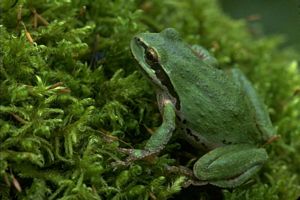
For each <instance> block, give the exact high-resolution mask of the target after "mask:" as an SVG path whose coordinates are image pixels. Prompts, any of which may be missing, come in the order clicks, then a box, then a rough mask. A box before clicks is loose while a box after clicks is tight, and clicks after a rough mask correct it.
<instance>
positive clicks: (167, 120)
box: [123, 99, 176, 164]
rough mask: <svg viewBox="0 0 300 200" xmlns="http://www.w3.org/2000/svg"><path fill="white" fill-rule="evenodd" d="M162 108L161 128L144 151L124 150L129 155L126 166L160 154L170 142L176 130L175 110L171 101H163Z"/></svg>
mask: <svg viewBox="0 0 300 200" xmlns="http://www.w3.org/2000/svg"><path fill="white" fill-rule="evenodd" d="M160 106H161V110H162V111H161V112H162V115H163V117H162V118H163V119H162V120H163V122H162V124H161V126H160V127H158V128H157V129H156V131H155V132H154V134H153V135H152V136H151V137H150V139H149V140H148V141H147V143H146V146H145V148H144V149H126V150H125V149H123V152H125V153H127V154H129V157H128V158H127V159H126V161H125V163H124V164H129V163H131V162H133V161H135V160H139V159H143V158H146V157H149V156H152V155H154V154H157V153H159V152H160V151H161V150H162V149H163V148H164V147H165V145H166V144H167V143H168V141H169V140H170V138H171V136H172V133H173V131H174V129H175V116H176V115H175V108H174V105H173V103H172V102H171V100H168V99H163V100H162V102H161V105H160Z"/></svg>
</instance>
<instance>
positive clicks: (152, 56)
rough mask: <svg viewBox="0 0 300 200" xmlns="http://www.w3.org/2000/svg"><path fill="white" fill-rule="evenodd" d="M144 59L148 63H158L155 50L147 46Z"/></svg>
mask: <svg viewBox="0 0 300 200" xmlns="http://www.w3.org/2000/svg"><path fill="white" fill-rule="evenodd" d="M145 60H146V62H147V63H148V64H149V65H151V66H152V65H153V64H157V63H158V55H157V53H156V51H155V50H154V49H152V48H147V49H146V52H145Z"/></svg>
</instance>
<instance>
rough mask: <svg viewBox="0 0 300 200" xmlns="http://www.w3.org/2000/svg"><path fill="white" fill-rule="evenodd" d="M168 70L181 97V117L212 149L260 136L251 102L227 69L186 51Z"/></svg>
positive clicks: (179, 113)
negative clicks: (209, 64)
mask: <svg viewBox="0 0 300 200" xmlns="http://www.w3.org/2000/svg"><path fill="white" fill-rule="evenodd" d="M168 74H169V76H170V77H171V81H172V85H173V86H174V90H175V91H176V92H177V96H178V98H179V101H180V108H179V110H178V115H179V117H180V121H181V123H182V125H183V127H184V129H185V130H184V131H185V132H186V133H187V134H189V135H190V136H191V135H192V138H196V137H198V138H196V139H197V140H201V141H198V142H200V143H203V144H204V146H206V147H207V148H208V149H210V148H215V147H216V146H221V145H226V144H234V143H257V142H258V141H259V140H260V138H259V137H260V134H259V132H258V131H259V130H258V129H257V127H256V124H255V120H254V118H255V113H254V111H253V109H252V108H251V104H250V102H249V100H248V98H247V96H246V94H245V93H244V90H243V89H242V88H241V86H240V85H238V84H236V83H235V82H234V81H233V80H232V79H231V77H230V76H229V75H228V74H226V72H224V71H223V70H219V69H217V68H214V67H212V66H208V65H206V64H205V63H204V62H203V61H201V60H200V59H199V58H197V57H196V56H194V55H193V54H186V56H185V58H184V60H177V61H176V59H175V58H174V62H173V63H172V64H171V65H170V68H169V69H168ZM257 140H258V141H257Z"/></svg>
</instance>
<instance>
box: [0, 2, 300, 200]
mask: <svg viewBox="0 0 300 200" xmlns="http://www.w3.org/2000/svg"><path fill="white" fill-rule="evenodd" d="M0 7H1V18H0V20H1V21H0V33H1V34H0V44H1V45H0V46H1V48H0V102H1V103H0V144H1V146H0V176H1V182H0V188H1V194H0V197H1V199H168V198H170V197H171V196H173V195H175V194H177V193H178V192H180V191H181V190H182V188H181V185H182V183H184V181H185V179H184V177H182V176H179V175H174V174H168V173H166V171H165V169H164V166H165V165H166V164H169V165H172V164H175V162H176V161H175V160H174V159H178V160H179V157H180V156H178V155H177V156H176V155H172V156H170V153H171V154H172V152H176V151H177V150H178V149H179V148H180V147H179V146H178V141H176V140H175V141H173V142H171V143H170V144H169V145H168V146H167V148H166V150H165V151H164V152H162V153H161V154H160V156H159V157H157V159H156V160H155V164H151V163H149V162H145V161H138V162H135V163H134V164H133V165H132V166H130V167H127V168H126V167H113V165H112V162H114V161H118V160H123V159H124V158H125V155H123V154H122V153H119V152H118V151H117V147H119V146H122V147H131V145H134V146H137V147H138V146H143V141H145V140H146V139H147V138H148V137H149V131H148V129H149V128H153V127H156V126H158V125H159V123H160V118H159V113H158V110H157V106H156V103H155V95H154V93H153V90H152V88H151V87H150V86H149V84H148V82H147V81H146V80H145V79H144V77H143V76H141V75H140V73H139V72H136V64H135V62H134V61H133V59H132V58H131V56H130V52H129V45H128V44H129V41H130V39H131V37H132V36H133V35H134V34H135V33H138V32H142V31H146V30H149V31H160V30H162V29H164V28H166V27H174V28H176V29H177V30H178V31H179V32H180V33H181V34H182V36H183V37H184V38H185V40H186V41H188V42H190V43H198V44H202V45H203V46H205V47H207V48H208V49H209V50H210V51H211V52H212V53H213V54H214V55H216V57H217V58H218V60H219V61H220V63H221V66H223V67H224V68H227V67H231V66H233V65H236V66H239V67H240V68H241V69H242V70H243V71H244V72H245V73H246V74H247V76H248V77H249V78H250V79H251V80H252V82H253V83H254V85H255V87H256V88H257V89H258V91H259V93H260V94H261V95H262V96H263V97H264V99H265V101H266V103H267V105H268V106H269V108H270V113H271V117H272V120H273V122H274V125H275V126H276V127H277V129H278V133H279V134H280V136H281V138H280V139H279V140H278V141H277V142H274V144H272V145H269V146H268V147H267V148H268V152H269V153H270V160H269V162H268V163H267V164H266V165H265V167H264V169H263V170H261V172H260V173H259V174H258V175H257V176H256V177H255V184H252V185H246V186H244V187H241V188H237V189H234V190H233V191H230V192H229V191H227V190H223V191H222V192H223V194H224V197H225V199H282V198H284V199H296V198H297V197H299V196H300V192H299V191H300V187H299V185H300V178H299V175H298V174H299V168H298V166H299V165H300V163H299V162H300V156H299V154H298V153H297V152H299V151H300V132H299V130H300V129H299V125H298V119H299V107H300V104H299V95H298V90H299V88H298V86H299V84H300V78H299V75H298V67H297V62H296V61H295V58H296V56H295V53H294V52H292V51H289V50H280V51H279V50H277V47H278V45H279V44H280V39H279V38H256V39H254V37H253V36H252V35H251V33H250V32H249V30H248V29H247V26H246V23H245V22H244V21H234V20H231V19H230V18H228V17H226V16H225V15H224V14H223V13H222V12H221V10H220V9H219V7H218V5H217V3H216V1H211V0H201V1H193V0H188V1H171V0H167V1H158V0H154V1H125V0H117V1H109V0H101V1H100V0H99V1H89V0H86V1H76V0H74V1H66V0H64V1H42V0H36V1H31V0H22V1H21V0H19V1H17V2H16V4H15V5H12V1H10V0H3V1H1V2H0ZM147 127H149V128H147ZM171 158H173V159H171ZM181 164H185V163H181ZM181 192H182V193H184V192H185V191H184V190H183V191H181ZM193 193H198V194H197V195H198V197H199V196H202V197H203V198H204V197H205V196H207V195H208V196H209V195H210V194H209V192H208V190H205V189H202V188H201V187H198V188H197V190H194V192H193ZM188 195H190V194H188ZM185 197H187V194H185ZM177 198H179V197H177Z"/></svg>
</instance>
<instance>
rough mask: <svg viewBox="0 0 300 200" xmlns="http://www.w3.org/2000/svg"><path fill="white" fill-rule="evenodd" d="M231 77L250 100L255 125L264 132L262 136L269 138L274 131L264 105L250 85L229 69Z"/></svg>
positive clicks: (235, 70) (239, 72)
mask: <svg viewBox="0 0 300 200" xmlns="http://www.w3.org/2000/svg"><path fill="white" fill-rule="evenodd" d="M231 75H232V78H233V80H234V81H235V82H236V83H237V84H238V85H240V86H241V87H242V88H243V89H244V91H245V94H246V95H247V96H248V99H249V100H250V103H251V104H252V107H253V108H254V110H255V116H256V123H257V125H258V126H259V127H260V129H261V130H262V131H263V132H264V134H266V135H268V137H271V136H272V135H273V134H274V130H273V126H272V123H271V120H270V117H269V114H268V111H267V109H266V107H265V105H264V104H263V103H262V100H261V99H260V97H259V96H258V95H257V93H256V91H255V89H254V88H253V86H252V84H251V83H250V81H249V80H248V79H247V78H246V76H245V75H244V74H243V73H242V72H241V71H240V70H239V69H237V68H233V69H231Z"/></svg>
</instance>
